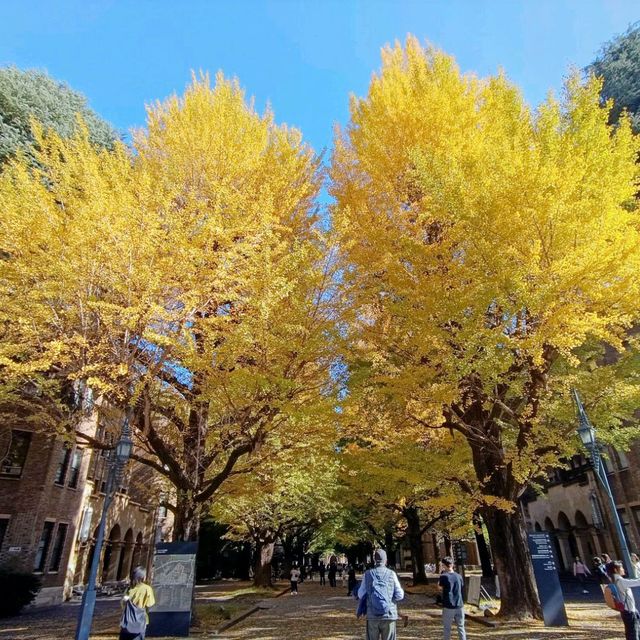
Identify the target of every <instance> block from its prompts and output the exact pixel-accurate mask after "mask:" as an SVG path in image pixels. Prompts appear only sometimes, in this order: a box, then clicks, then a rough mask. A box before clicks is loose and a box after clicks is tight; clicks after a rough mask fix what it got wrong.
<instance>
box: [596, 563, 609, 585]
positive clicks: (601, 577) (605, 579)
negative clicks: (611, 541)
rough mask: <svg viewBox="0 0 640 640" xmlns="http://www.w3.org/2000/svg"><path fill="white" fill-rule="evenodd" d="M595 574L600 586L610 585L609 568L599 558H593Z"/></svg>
mask: <svg viewBox="0 0 640 640" xmlns="http://www.w3.org/2000/svg"><path fill="white" fill-rule="evenodd" d="M593 572H594V574H595V576H596V578H597V579H598V582H599V583H600V584H609V582H610V580H609V575H608V574H607V567H606V565H605V563H604V562H602V558H600V557H599V556H595V557H594V558H593Z"/></svg>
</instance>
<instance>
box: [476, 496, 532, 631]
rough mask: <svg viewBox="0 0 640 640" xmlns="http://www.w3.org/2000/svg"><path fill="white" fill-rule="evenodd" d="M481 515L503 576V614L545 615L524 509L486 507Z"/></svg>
mask: <svg viewBox="0 0 640 640" xmlns="http://www.w3.org/2000/svg"><path fill="white" fill-rule="evenodd" d="M482 516H483V518H484V521H485V523H486V525H487V530H488V531H489V542H490V544H491V552H492V555H493V560H494V563H495V566H496V572H497V574H498V579H499V580H500V613H499V614H498V615H500V616H501V617H505V618H515V619H526V618H537V619H542V609H541V608H540V600H539V599H538V592H537V590H536V586H535V581H534V577H533V570H532V568H531V557H530V555H529V547H528V544H527V540H526V536H525V531H524V522H523V520H522V513H521V512H520V509H518V508H517V507H516V508H514V509H513V511H511V512H506V511H504V510H502V509H496V508H493V507H485V508H484V509H483V510H482Z"/></svg>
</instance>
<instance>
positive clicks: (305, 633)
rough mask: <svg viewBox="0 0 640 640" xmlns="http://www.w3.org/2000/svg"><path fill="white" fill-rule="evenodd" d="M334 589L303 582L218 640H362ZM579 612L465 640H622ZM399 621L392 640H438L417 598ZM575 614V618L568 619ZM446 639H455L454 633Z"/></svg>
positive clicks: (612, 623) (436, 617) (608, 625)
mask: <svg viewBox="0 0 640 640" xmlns="http://www.w3.org/2000/svg"><path fill="white" fill-rule="evenodd" d="M343 591H346V587H345V589H344V590H343V589H342V588H340V584H339V585H338V587H336V588H334V589H332V588H331V587H328V586H325V587H321V586H320V585H319V584H318V583H317V582H304V583H303V584H301V585H300V594H299V595H298V596H289V595H285V596H282V597H280V598H277V599H275V600H273V601H270V602H268V603H265V606H268V605H270V607H269V608H268V609H265V610H262V611H260V612H258V613H256V614H255V615H253V616H251V617H250V618H248V619H246V620H245V621H243V622H242V623H240V624H239V625H237V626H236V627H234V628H232V629H230V630H229V631H227V632H225V633H224V634H222V635H221V636H218V637H219V638H223V639H224V640H282V639H283V638H287V639H288V638H291V639H293V640H364V637H365V623H364V621H363V620H356V617H355V606H356V601H355V599H353V598H349V597H348V596H346V595H344V594H343ZM584 611H585V614H584V616H583V614H582V613H581V610H579V609H578V610H576V611H573V610H571V611H570V615H571V616H572V617H573V619H572V626H571V628H570V629H566V628H560V629H545V628H542V627H540V626H538V627H537V628H531V629H527V628H523V627H522V626H519V625H518V626H517V627H516V626H515V625H513V626H511V625H510V626H509V627H506V628H497V629H492V628H488V627H485V626H481V625H479V624H477V623H474V622H471V621H468V622H467V638H468V639H469V640H480V639H482V640H516V639H517V640H619V638H620V637H622V636H623V635H624V632H623V629H622V623H621V622H620V618H619V616H618V615H617V614H616V613H615V612H613V611H610V610H607V611H602V615H603V617H602V619H600V620H598V621H595V622H593V621H590V622H589V621H584V622H580V618H581V617H585V618H586V612H587V611H590V609H589V610H587V609H585V610H584ZM399 613H400V615H408V616H409V623H408V626H407V627H403V626H402V621H399V623H398V640H404V639H407V640H409V639H416V640H417V639H420V640H441V639H442V622H441V618H440V611H439V610H438V609H436V608H434V607H433V606H431V605H429V604H428V603H427V599H426V597H425V596H422V595H410V594H407V595H406V597H405V600H404V601H403V603H402V605H401V607H400V611H399ZM574 614H575V615H574ZM452 637H453V638H455V637H456V634H455V630H453V634H452Z"/></svg>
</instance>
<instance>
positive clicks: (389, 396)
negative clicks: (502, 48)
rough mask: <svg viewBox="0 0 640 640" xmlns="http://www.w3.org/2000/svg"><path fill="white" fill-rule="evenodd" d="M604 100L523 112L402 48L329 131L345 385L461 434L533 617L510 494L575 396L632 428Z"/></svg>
mask: <svg viewBox="0 0 640 640" xmlns="http://www.w3.org/2000/svg"><path fill="white" fill-rule="evenodd" d="M599 88H600V86H599V83H598V81H597V80H595V79H589V80H587V81H586V82H580V81H579V80H578V79H577V78H576V77H572V78H570V79H569V80H568V81H567V84H566V87H565V92H564V95H563V97H562V99H561V100H560V101H557V100H555V99H554V98H553V97H550V98H549V99H548V100H547V101H546V102H545V103H544V104H543V105H541V106H540V108H539V109H538V110H537V111H536V112H532V111H531V110H530V109H529V108H528V107H527V106H526V105H525V103H524V101H523V99H522V96H521V94H520V93H519V91H518V90H517V89H516V88H515V87H514V86H513V85H511V84H510V83H509V82H508V81H507V80H506V79H505V78H504V76H502V75H498V76H496V77H491V78H487V79H484V80H480V79H478V78H475V77H473V76H471V75H463V74H461V73H460V72H459V70H458V69H457V67H456V66H455V64H454V62H453V60H452V59H451V58H449V57H447V56H446V55H444V54H442V53H439V52H437V51H434V50H432V49H426V50H425V49H423V48H422V47H421V46H420V45H419V43H418V42H417V41H416V40H414V39H412V38H410V39H408V41H407V43H406V46H405V47H404V48H403V47H401V46H400V45H396V46H395V47H394V48H392V49H386V50H384V52H383V66H382V70H381V72H380V73H379V74H377V75H375V76H374V77H373V79H372V82H371V85H370V88H369V92H368V94H367V96H366V97H365V98H363V99H360V100H358V99H355V98H354V99H352V104H351V119H350V122H349V124H348V126H347V128H346V129H345V130H344V131H343V132H338V134H337V138H336V148H335V153H334V157H333V163H332V168H331V175H332V186H331V190H332V194H333V195H334V197H335V199H336V204H335V207H334V224H335V232H336V234H337V236H338V238H339V241H340V244H341V247H342V251H343V255H344V258H345V261H346V265H345V268H344V270H343V274H344V283H345V286H346V287H347V288H348V295H349V296H350V297H351V300H352V302H353V306H354V308H355V309H356V313H354V317H353V322H352V323H351V327H350V331H351V333H350V335H349V340H350V344H351V346H352V347H353V349H354V353H353V354H352V355H351V357H350V363H349V364H350V370H351V379H352V380H353V381H357V382H358V384H357V385H354V391H353V392H354V393H358V388H359V389H360V390H362V389H364V393H366V394H373V395H377V396H378V398H379V402H380V403H385V404H388V405H390V406H391V407H392V410H393V411H394V412H395V414H396V415H399V416H401V417H402V420H399V421H398V422H397V423H396V424H395V425H394V430H395V437H396V438H397V439H399V440H400V441H402V440H403V439H407V440H413V441H415V440H416V438H418V437H419V435H417V434H419V433H420V430H422V432H423V433H424V434H427V433H430V432H432V431H434V430H435V431H437V430H442V429H445V430H450V431H452V432H454V433H455V432H457V433H459V434H461V435H462V436H463V437H464V441H465V442H466V446H468V447H469V448H470V451H471V456H472V460H473V466H474V469H475V475H476V479H477V481H478V483H480V486H481V490H482V492H483V493H484V496H485V504H484V505H483V506H481V508H480V512H481V514H482V516H483V519H484V521H485V522H486V525H487V529H488V532H489V537H490V542H491V549H492V553H493V558H494V562H495V566H496V570H497V572H498V575H499V578H500V582H501V591H502V603H501V615H504V616H511V617H528V616H534V617H540V615H541V612H540V606H539V602H538V596H537V593H536V590H535V586H534V581H533V576H532V572H531V569H530V558H529V554H528V550H527V544H526V540H525V534H524V527H523V521H522V516H521V513H520V509H519V508H518V507H517V500H518V498H519V496H520V495H521V493H522V492H523V491H524V489H525V488H526V487H527V486H528V484H529V483H530V482H531V481H532V480H535V479H536V478H540V477H541V476H543V475H544V472H545V470H546V469H547V468H549V467H551V466H557V464H558V458H559V457H561V456H562V455H563V454H567V453H569V452H571V451H573V450H574V449H575V447H576V446H577V445H576V443H575V438H574V435H573V430H574V428H575V427H574V425H575V422H574V418H573V411H572V407H571V405H570V396H569V390H570V388H571V387H572V386H576V387H577V388H578V389H580V390H582V391H583V395H584V396H585V397H586V398H587V399H588V400H589V401H590V403H592V404H590V407H589V408H590V409H591V410H592V413H593V414H594V416H596V420H597V421H598V425H599V427H602V428H604V429H605V433H608V436H607V437H608V438H610V440H611V441H615V439H616V438H619V439H621V440H625V439H627V438H629V437H631V436H636V435H637V430H636V429H632V428H630V427H628V426H626V425H625V424H624V423H623V422H622V421H623V418H624V417H628V416H631V414H632V411H633V408H634V407H635V406H638V400H639V399H640V398H639V397H638V395H639V394H638V385H637V382H638V376H637V369H635V368H632V367H631V364H632V363H633V362H634V360H633V359H634V358H635V355H636V352H635V340H634V339H632V338H628V337H627V333H626V332H627V330H628V329H629V327H630V326H631V325H632V323H633V322H634V320H635V319H637V317H638V304H639V297H638V287H639V283H638V278H637V273H638V267H639V266H640V265H639V260H640V251H639V247H640V244H639V240H640V237H639V233H638V217H637V208H636V201H635V199H634V195H635V193H636V191H637V187H638V166H637V165H636V162H635V160H636V157H637V151H638V141H637V140H636V139H635V138H634V136H633V134H632V132H631V128H630V124H629V122H628V120H627V119H626V118H624V117H623V118H622V119H621V121H620V123H619V125H618V126H617V127H616V128H615V130H614V129H613V128H612V127H610V126H609V125H608V112H609V109H610V106H611V105H610V104H606V105H604V106H602V105H601V104H600V101H599V93H598V92H599ZM607 344H608V345H610V346H612V347H614V348H615V349H617V351H618V353H619V357H618V358H613V359H612V358H607V359H603V357H602V355H603V352H604V349H605V346H604V345H607ZM356 387H357V388H356ZM361 392H362V391H361ZM425 464H428V462H425Z"/></svg>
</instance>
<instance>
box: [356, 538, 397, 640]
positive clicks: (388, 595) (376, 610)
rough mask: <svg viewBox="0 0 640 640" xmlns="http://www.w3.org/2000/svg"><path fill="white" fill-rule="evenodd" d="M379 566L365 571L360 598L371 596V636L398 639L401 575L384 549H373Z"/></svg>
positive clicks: (376, 639) (379, 639)
mask: <svg viewBox="0 0 640 640" xmlns="http://www.w3.org/2000/svg"><path fill="white" fill-rule="evenodd" d="M373 561H374V563H375V565H376V566H375V567H374V568H373V569H369V570H368V571H367V572H366V573H365V574H364V578H363V580H362V583H361V584H360V588H359V589H358V598H363V597H364V596H366V597H367V640H396V620H397V619H398V607H397V606H396V602H400V600H402V599H403V598H404V591H403V590H402V587H401V586H400V581H399V580H398V576H397V575H396V574H395V572H394V571H391V569H388V568H387V566H386V564H387V554H386V552H385V551H384V550H383V549H376V550H375V551H374V553H373Z"/></svg>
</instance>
